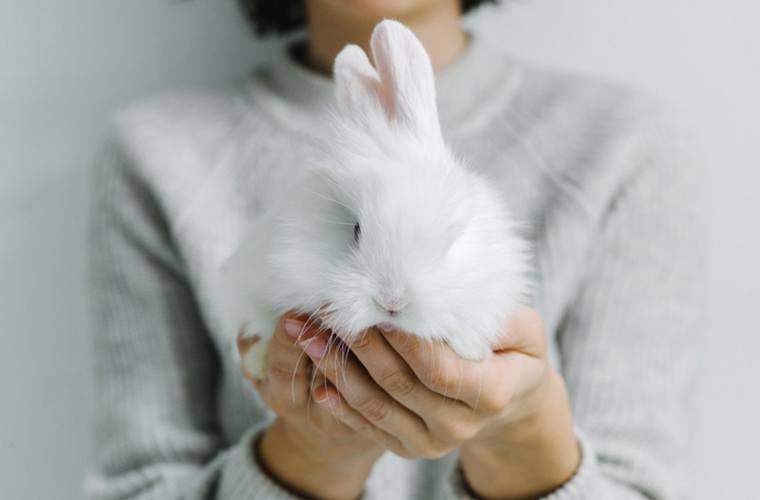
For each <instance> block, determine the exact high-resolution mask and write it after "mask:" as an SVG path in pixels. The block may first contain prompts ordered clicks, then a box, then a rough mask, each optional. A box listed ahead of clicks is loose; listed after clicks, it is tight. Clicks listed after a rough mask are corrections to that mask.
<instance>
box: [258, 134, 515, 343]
mask: <svg viewBox="0 0 760 500" xmlns="http://www.w3.org/2000/svg"><path fill="white" fill-rule="evenodd" d="M366 147H369V145H365V150H366ZM350 160H351V162H352V163H351V165H350V166H349V165H346V166H345V168H340V167H338V166H336V164H339V163H342V162H343V161H346V160H345V158H344V159H343V160H341V159H337V158H336V159H334V161H333V162H332V163H331V164H329V165H327V166H326V167H325V168H322V169H317V170H316V171H314V172H313V174H312V175H313V178H312V181H311V182H309V183H306V184H305V185H306V186H308V187H307V189H305V190H303V191H301V192H299V199H298V200H294V205H293V206H292V207H293V210H294V212H293V217H291V218H290V219H289V222H288V221H282V223H281V224H279V229H278V231H277V232H276V233H275V235H276V236H275V237H276V238H277V239H278V241H277V242H275V245H274V247H275V248H278V249H285V250H284V251H283V250H281V251H280V252H279V253H278V254H277V255H273V256H272V259H273V261H272V265H271V266H270V267H271V269H272V270H273V272H274V273H275V275H274V276H273V278H274V279H273V282H275V283H283V287H282V290H286V291H287V296H282V297H281V298H280V299H279V300H278V302H281V303H284V304H301V305H302V306H303V308H304V310H306V311H316V310H319V311H320V312H321V313H322V318H323V322H324V323H325V325H326V326H328V327H330V328H332V329H333V330H334V331H335V332H336V333H337V334H338V335H340V336H341V337H343V338H344V339H346V340H347V341H349V342H350V340H351V339H352V338H355V336H356V335H358V334H360V332H362V331H363V330H365V329H366V328H369V327H371V326H373V325H377V324H380V323H386V324H392V325H394V326H395V327H396V328H399V329H401V330H404V331H407V332H411V333H413V334H415V335H417V336H419V337H421V338H425V339H431V340H432V339H438V340H447V341H450V336H451V334H452V332H459V333H461V334H463V333H464V332H468V331H484V332H485V331H487V332H490V333H491V334H492V335H495V334H496V333H498V329H499V324H498V323H499V322H501V321H503V320H504V318H505V317H506V315H507V314H508V312H509V310H510V309H511V308H513V306H514V304H513V301H514V298H515V293H514V289H513V288H510V287H520V286H522V281H521V280H518V279H517V278H518V276H519V274H520V272H521V271H522V269H521V268H520V266H521V265H522V263H523V260H524V259H523V255H522V252H523V248H521V247H519V246H518V245H516V244H514V241H513V240H512V239H511V236H510V231H511V229H512V227H511V225H510V220H509V219H508V217H507V215H506V213H505V211H504V209H503V204H502V203H501V202H500V200H499V199H498V196H497V195H496V194H495V193H494V192H493V191H492V190H491V189H490V188H489V187H488V186H487V185H486V184H485V183H484V182H483V180H482V179H480V178H479V177H477V176H475V175H474V174H472V173H470V172H468V171H467V170H465V169H464V168H462V167H461V166H459V165H457V164H456V162H455V160H454V159H453V158H452V157H451V155H450V154H449V153H448V152H447V151H446V150H445V149H437V150H435V151H430V150H427V149H426V148H425V147H424V146H423V145H422V144H420V143H418V142H415V141H408V142H406V143H404V141H397V142H396V147H395V148H394V150H393V151H392V154H386V155H385V156H378V154H377V151H375V152H374V153H373V154H372V155H371V156H369V157H365V158H364V159H360V158H358V157H357V156H356V155H350ZM305 213H306V214H309V215H308V216H305V217H304V216H303V214H305ZM510 282H511V283H512V284H510ZM478 335H480V336H481V337H482V335H481V334H478ZM479 345H482V343H481V344H479Z"/></svg>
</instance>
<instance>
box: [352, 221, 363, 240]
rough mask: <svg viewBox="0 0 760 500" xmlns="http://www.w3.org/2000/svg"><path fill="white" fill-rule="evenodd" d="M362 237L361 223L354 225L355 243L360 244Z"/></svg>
mask: <svg viewBox="0 0 760 500" xmlns="http://www.w3.org/2000/svg"><path fill="white" fill-rule="evenodd" d="M361 235H362V228H361V227H359V223H358V222H357V223H356V224H354V242H356V243H359V238H360V237H361Z"/></svg>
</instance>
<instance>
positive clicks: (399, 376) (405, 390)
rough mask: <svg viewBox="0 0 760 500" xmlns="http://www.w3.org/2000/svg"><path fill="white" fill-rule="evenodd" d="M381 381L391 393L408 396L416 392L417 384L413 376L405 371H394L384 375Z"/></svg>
mask: <svg viewBox="0 0 760 500" xmlns="http://www.w3.org/2000/svg"><path fill="white" fill-rule="evenodd" d="M379 382H380V385H381V386H382V387H384V388H385V389H386V390H387V391H388V392H389V393H391V394H395V395H399V396H408V395H409V394H411V393H412V392H414V389H415V387H416V385H417V384H416V381H415V380H414V379H413V378H412V376H411V375H410V374H408V373H404V372H392V373H390V374H389V375H387V376H385V377H382V378H381V379H380V381H379Z"/></svg>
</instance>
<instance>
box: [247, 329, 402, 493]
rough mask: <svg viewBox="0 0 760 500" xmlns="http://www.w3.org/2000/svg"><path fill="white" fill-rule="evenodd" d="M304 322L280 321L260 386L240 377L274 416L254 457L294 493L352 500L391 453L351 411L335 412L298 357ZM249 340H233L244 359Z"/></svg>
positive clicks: (305, 334)
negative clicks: (380, 459) (384, 454)
mask: <svg viewBox="0 0 760 500" xmlns="http://www.w3.org/2000/svg"><path fill="white" fill-rule="evenodd" d="M305 321H306V318H304V317H298V316H296V315H285V316H283V317H282V318H281V319H280V321H279V322H278V324H277V327H276V330H275V333H274V336H273V338H272V340H271V343H270V345H269V350H268V371H267V377H266V378H265V379H264V380H258V379H254V378H252V377H251V376H250V375H249V374H247V373H245V371H244V372H243V374H244V375H245V376H246V378H247V379H248V380H249V381H250V382H251V383H252V384H253V386H254V387H255V388H256V389H257V391H258V392H259V394H260V396H261V398H262V399H263V400H264V402H265V403H266V404H267V405H268V406H269V407H270V408H272V409H273V410H274V411H275V413H277V415H278V418H277V420H276V421H275V422H274V423H273V424H272V425H271V426H270V427H269V428H268V429H267V430H266V431H265V433H264V435H263V437H262V439H261V441H260V444H259V447H258V456H259V458H260V460H261V461H262V462H263V464H262V465H263V466H264V468H265V469H267V472H268V473H270V474H271V475H273V476H274V478H275V479H276V480H279V482H280V483H283V484H284V485H285V486H287V487H288V488H290V489H291V490H294V491H296V492H301V493H305V494H308V495H309V496H312V497H320V498H335V499H343V498H357V497H358V496H359V495H360V494H361V492H362V489H363V487H364V482H365V481H366V478H367V475H368V474H369V471H370V469H371V468H372V465H373V464H374V462H375V460H377V458H378V457H379V456H380V455H381V454H382V452H383V451H384V450H385V449H386V448H388V447H390V446H392V443H386V442H385V440H386V439H388V438H387V437H386V436H385V435H384V434H382V433H381V432H380V431H378V430H376V429H375V428H374V427H373V426H372V425H370V423H369V422H368V421H367V420H366V419H365V418H364V417H363V416H361V415H360V414H359V413H358V412H356V411H352V410H350V409H348V408H342V409H340V419H338V418H335V414H336V412H337V410H336V409H337V408H338V404H339V401H340V396H339V395H338V393H337V391H336V390H335V387H333V386H332V384H330V383H329V382H327V381H326V380H325V378H324V376H323V375H321V374H319V373H315V372H313V370H312V368H313V365H312V363H311V361H310V360H309V358H308V357H306V356H304V349H303V346H305V345H309V342H310V341H311V339H312V338H314V337H315V335H316V333H317V327H316V326H314V325H307V326H305V324H306V323H305ZM252 342H255V340H253V341H252V340H247V339H244V338H239V339H238V349H239V350H240V352H241V355H242V354H245V352H246V351H247V349H250V347H251V344H252Z"/></svg>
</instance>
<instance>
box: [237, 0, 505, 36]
mask: <svg viewBox="0 0 760 500" xmlns="http://www.w3.org/2000/svg"><path fill="white" fill-rule="evenodd" d="M461 1H462V11H463V12H468V11H470V10H472V9H474V8H475V7H477V6H479V5H482V4H485V3H496V2H498V0H461ZM238 3H239V4H240V7H241V8H242V9H243V12H245V14H246V16H247V17H248V19H249V20H250V21H251V23H252V24H253V27H254V29H255V30H256V34H257V35H267V34H270V33H277V34H285V33H290V32H291V31H296V30H299V29H301V28H303V27H304V26H305V25H306V9H305V8H304V3H303V0H238Z"/></svg>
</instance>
